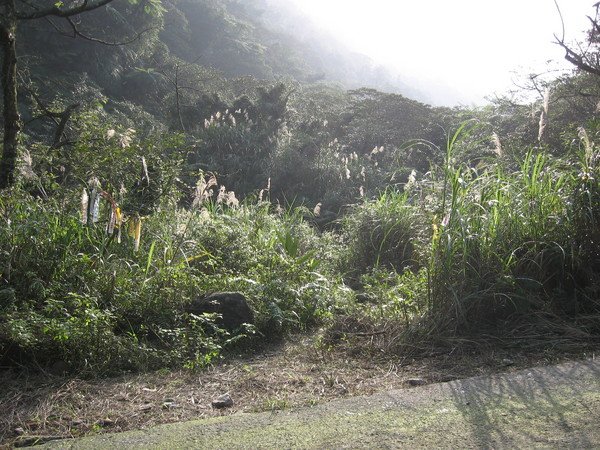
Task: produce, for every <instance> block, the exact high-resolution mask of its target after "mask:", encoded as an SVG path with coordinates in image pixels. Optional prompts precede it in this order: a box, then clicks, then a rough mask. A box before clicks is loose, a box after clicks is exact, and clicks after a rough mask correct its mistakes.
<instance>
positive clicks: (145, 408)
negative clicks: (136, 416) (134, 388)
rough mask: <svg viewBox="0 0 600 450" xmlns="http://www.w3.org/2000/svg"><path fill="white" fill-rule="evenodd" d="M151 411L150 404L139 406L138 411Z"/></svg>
mask: <svg viewBox="0 0 600 450" xmlns="http://www.w3.org/2000/svg"><path fill="white" fill-rule="evenodd" d="M151 409H152V405H151V404H150V403H148V404H146V405H142V406H140V411H150V410H151Z"/></svg>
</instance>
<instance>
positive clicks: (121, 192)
mask: <svg viewBox="0 0 600 450" xmlns="http://www.w3.org/2000/svg"><path fill="white" fill-rule="evenodd" d="M125 194H127V189H125V186H124V185H123V183H121V188H120V189H119V203H120V204H123V199H124V198H125ZM124 223H125V217H124V215H123V212H122V211H121V208H117V225H118V231H117V243H118V244H120V243H121V234H122V230H123V224H124Z"/></svg>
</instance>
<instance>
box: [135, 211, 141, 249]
mask: <svg viewBox="0 0 600 450" xmlns="http://www.w3.org/2000/svg"><path fill="white" fill-rule="evenodd" d="M133 220H134V224H135V231H134V236H133V239H134V241H133V251H134V252H137V251H138V250H139V249H140V241H141V238H142V218H141V217H139V216H135V218H134V219H133Z"/></svg>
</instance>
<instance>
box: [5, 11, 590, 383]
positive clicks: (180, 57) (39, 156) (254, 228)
mask: <svg viewBox="0 0 600 450" xmlns="http://www.w3.org/2000/svg"><path fill="white" fill-rule="evenodd" d="M27 5H29V3H27ZM42 6H44V5H43V2H41V0H40V1H39V2H35V1H34V2H32V3H31V5H30V6H27V8H30V10H28V11H34V12H35V11H36V10H37V11H39V10H41V7H42ZM60 7H61V6H57V7H56V8H58V9H59V10H60ZM277 8H278V7H277V6H275V5H274V4H270V3H268V2H266V1H262V0H261V1H259V0H256V1H244V2H242V1H233V0H230V1H225V2H221V1H220V2H217V1H212V0H181V1H164V2H162V3H159V2H156V1H150V0H148V1H143V0H140V1H135V2H121V1H118V0H116V1H114V2H110V3H109V4H108V5H107V6H105V7H102V8H98V9H95V10H93V11H89V12H86V13H82V14H77V15H75V16H74V17H72V18H70V19H69V20H70V22H67V21H65V20H64V19H63V18H61V17H56V16H49V17H47V18H46V19H47V20H44V19H35V20H22V21H20V22H19V26H18V29H17V34H16V45H17V52H18V55H19V58H18V66H17V80H18V85H17V89H18V91H17V93H18V99H19V104H18V107H19V112H20V116H21V121H20V123H21V125H22V127H21V130H20V131H19V133H18V135H19V136H18V145H17V148H18V155H19V160H18V167H17V171H16V172H15V177H14V179H15V181H14V183H11V186H10V187H8V188H6V189H3V190H1V191H0V359H1V361H2V366H3V367H13V368H14V367H21V368H22V367H28V368H33V367H38V368H39V367H41V368H52V367H54V368H56V367H60V368H63V369H65V370H71V371H76V372H79V373H83V374H87V375H94V376H98V375H107V374H114V373H121V372H127V371H145V370H151V369H158V368H164V367H187V368H202V367H205V366H207V365H209V364H212V363H213V362H215V361H216V360H217V359H218V358H219V357H221V355H222V354H223V352H224V350H225V349H228V348H236V349H246V350H247V351H251V350H250V349H252V348H253V346H254V344H258V343H261V342H268V341H273V340H276V339H285V338H286V336H288V335H289V333H290V332H293V331H305V330H318V331H319V333H320V334H319V336H320V338H319V339H320V341H319V342H320V344H321V345H323V346H324V347H327V346H335V345H340V346H344V345H347V346H348V347H349V348H350V347H354V350H356V349H359V351H362V350H364V351H367V350H370V351H373V350H374V351H377V352H381V351H383V352H387V353H389V354H398V353H401V352H408V351H411V349H412V350H413V351H414V349H415V348H417V349H422V348H425V347H433V346H437V347H441V348H445V347H449V348H455V347H456V346H459V345H467V344H469V343H478V342H479V343H481V342H484V341H485V342H494V343H497V344H502V343H509V344H511V345H533V344H535V345H542V346H543V345H553V346H559V345H573V344H575V345H577V344H578V343H581V342H588V343H589V342H597V340H598V338H599V336H600V275H599V274H600V235H599V233H600V228H599V227H598V223H597V221H598V220H599V218H600V185H599V180H598V175H597V172H598V168H599V164H600V159H599V149H598V146H597V144H596V142H597V141H598V139H599V138H598V133H599V131H600V122H599V121H598V113H597V111H598V110H597V104H598V101H599V100H600V85H599V81H600V78H598V75H597V74H595V73H594V72H593V71H591V70H587V69H586V67H584V66H581V67H579V68H578V69H577V70H575V71H574V72H573V73H572V74H570V75H568V76H565V77H563V78H559V79H556V80H553V81H551V82H547V83H541V84H540V82H539V81H538V78H536V77H532V78H531V80H532V83H533V84H534V87H535V88H536V89H538V91H539V92H540V93H542V94H543V93H544V92H546V94H545V96H540V98H539V99H538V100H536V101H533V102H522V103H519V102H516V101H515V100H514V99H511V98H498V99H496V100H495V101H494V102H492V103H491V104H490V105H488V106H485V107H481V108H476V109H468V108H439V107H431V106H429V105H427V104H424V103H421V102H419V101H417V100H413V99H411V98H410V97H415V96H418V95H419V94H418V93H415V92H413V91H411V90H410V89H409V88H408V87H406V86H405V85H403V84H402V83H401V81H399V79H398V77H396V76H395V75H393V74H389V73H384V72H382V71H379V70H376V69H373V67H372V65H370V63H369V61H364V60H361V59H358V58H356V57H355V56H353V55H351V54H349V53H344V52H343V51H342V50H340V47H337V46H336V45H337V44H335V45H334V44H330V45H331V46H325V45H324V44H323V43H322V42H324V40H321V41H319V40H318V39H315V38H313V39H308V40H306V39H304V40H303V38H302V37H301V36H300V35H299V34H298V33H296V34H295V33H294V32H287V31H286V29H285V27H283V26H282V25H281V24H282V23H285V22H284V21H283V17H284V16H285V14H288V16H285V17H288V20H295V19H294V16H289V14H290V13H289V11H288V12H287V13H286V12H285V9H277ZM290 17H291V18H292V19H290ZM278 24H279V26H278ZM594 33H595V31H594V30H593V31H592V32H591V35H590V39H591V42H592V44H593V45H594V43H596V42H597V41H596V40H595V35H594ZM319 42H321V44H319ZM117 44H119V45H117ZM120 44H124V45H120ZM596 55H597V54H596ZM588 67H589V66H588ZM599 73H600V72H599ZM360 86H363V87H360ZM364 86H367V87H364ZM378 89H379V90H378ZM401 92H402V93H403V94H404V95H402V93H401ZM5 96H6V94H5ZM542 97H543V98H542ZM421 98H422V97H421ZM5 99H6V98H5ZM3 120H4V122H5V125H6V124H7V123H9V120H10V119H9V115H7V114H6V111H5V114H4V116H3ZM231 291H235V292H240V293H242V294H243V295H244V296H245V297H246V298H247V299H248V302H249V304H250V306H251V308H252V310H253V311H254V314H255V323H254V324H252V325H248V326H243V327H241V328H238V329H235V330H231V329H229V330H228V329H224V328H223V327H221V326H220V321H219V317H217V316H216V315H215V314H209V313H206V314H202V315H197V314H193V313H191V312H189V305H190V303H191V302H192V301H194V299H197V298H199V297H202V296H204V295H206V294H209V293H213V292H231ZM365 336H366V337H369V338H371V340H370V342H371V345H370V346H369V347H368V348H367V346H365V347H364V348H363V347H362V346H361V343H362V341H364V339H363V338H364V337H365ZM361 339H362V341H361Z"/></svg>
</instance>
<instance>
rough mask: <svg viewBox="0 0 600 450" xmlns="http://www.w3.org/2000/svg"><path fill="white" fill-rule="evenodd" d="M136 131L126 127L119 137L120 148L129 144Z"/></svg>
mask: <svg viewBox="0 0 600 450" xmlns="http://www.w3.org/2000/svg"><path fill="white" fill-rule="evenodd" d="M135 133H136V131H135V130H134V129H133V128H127V130H125V132H124V133H122V134H121V136H120V137H119V144H120V145H121V148H128V147H130V146H131V142H132V141H133V137H134V136H135Z"/></svg>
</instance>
